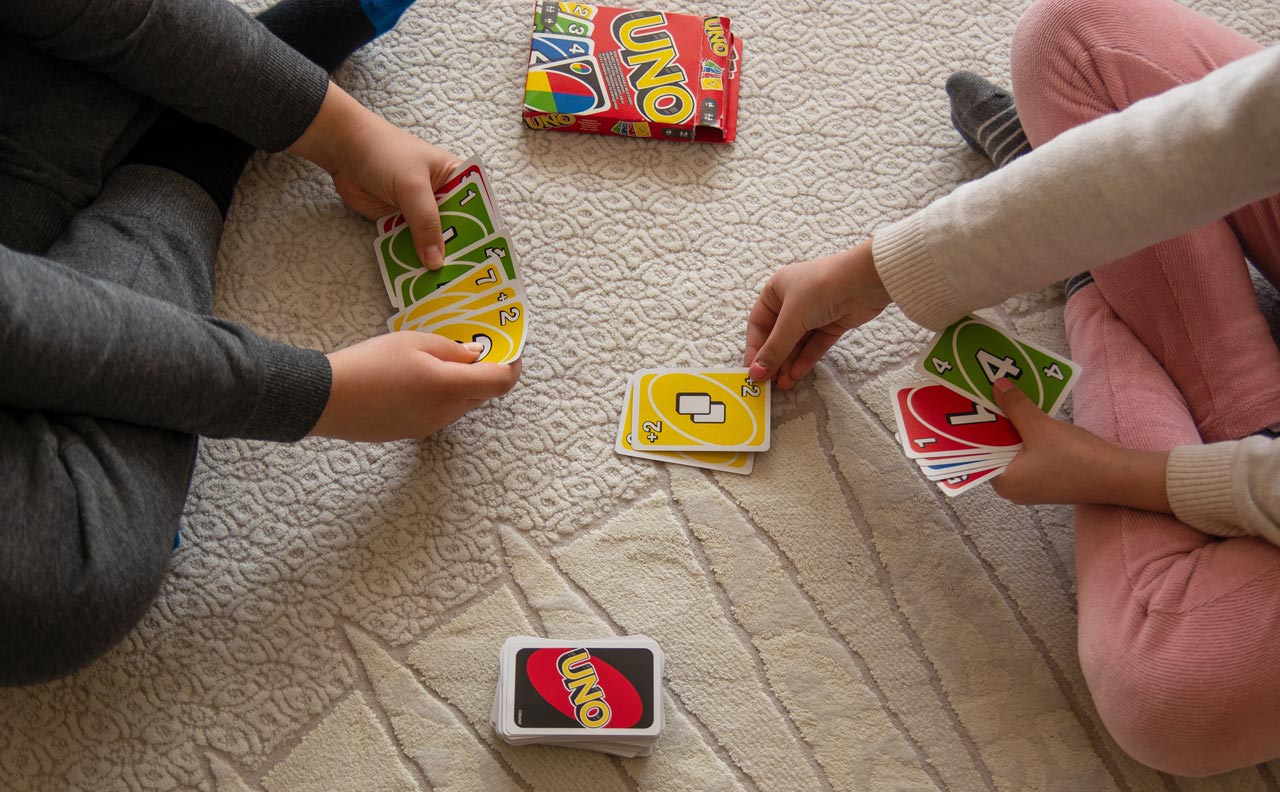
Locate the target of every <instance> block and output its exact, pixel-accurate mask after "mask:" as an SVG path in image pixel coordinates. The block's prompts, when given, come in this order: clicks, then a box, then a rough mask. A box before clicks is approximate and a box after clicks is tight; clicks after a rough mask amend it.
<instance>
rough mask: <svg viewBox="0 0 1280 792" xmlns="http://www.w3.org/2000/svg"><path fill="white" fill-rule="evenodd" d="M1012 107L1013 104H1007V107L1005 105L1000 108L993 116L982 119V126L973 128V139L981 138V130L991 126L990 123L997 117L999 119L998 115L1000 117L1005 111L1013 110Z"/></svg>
mask: <svg viewBox="0 0 1280 792" xmlns="http://www.w3.org/2000/svg"><path fill="white" fill-rule="evenodd" d="M1013 109H1014V106H1013V105H1009V106H1008V107H1006V108H1005V109H1003V110H1001V111H1000V112H998V113H996V114H995V115H993V116H991V117H990V118H988V119H987V120H986V121H983V122H982V126H980V127H978V128H977V129H975V130H974V131H973V138H974V140H981V139H982V132H983V130H985V129H986V128H987V127H989V126H991V124H992V123H993V122H994V121H996V120H997V119H999V118H1000V117H1002V116H1003V115H1004V114H1005V113H1007V112H1009V111H1010V110H1013ZM1015 117H1016V116H1015Z"/></svg>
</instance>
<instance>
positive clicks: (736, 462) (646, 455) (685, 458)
mask: <svg viewBox="0 0 1280 792" xmlns="http://www.w3.org/2000/svg"><path fill="white" fill-rule="evenodd" d="M637 379H638V378H637V377H632V378H631V381H630V382H629V383H627V395H626V398H625V400H624V402H623V405H622V416H621V418H620V419H619V420H618V441H617V443H615V444H614V450H615V451H617V452H618V453H619V454H622V455H623V456H631V457H637V458H639V459H652V460H655V461H658V462H671V463H675V464H677V465H689V466H690V467H697V468H705V469H707V470H720V471H724V472H725V473H737V474H739V475H743V476H745V475H747V474H748V473H750V472H751V468H752V466H753V465H754V464H755V459H756V455H755V454H749V453H746V452H734V451H637V450H636V447H635V444H633V443H632V442H631V441H632V439H633V438H632V435H631V408H632V406H633V405H634V404H635V387H636V384H637Z"/></svg>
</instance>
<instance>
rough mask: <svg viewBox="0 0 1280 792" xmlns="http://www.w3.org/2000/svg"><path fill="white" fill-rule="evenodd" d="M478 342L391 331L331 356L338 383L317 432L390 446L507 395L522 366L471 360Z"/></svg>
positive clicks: (420, 435) (435, 428) (334, 382)
mask: <svg viewBox="0 0 1280 792" xmlns="http://www.w3.org/2000/svg"><path fill="white" fill-rule="evenodd" d="M478 346H479V345H476V344H469V345H463V344H458V343H456V342H454V341H450V340H449V339H447V338H444V337H443V336H438V335H434V334H431V333H415V332H404V333H391V334H390V335H383V336H376V337H374V338H371V339H369V340H368V341H363V342H361V343H359V344H356V345H355V346H350V347H347V348H346V349H341V350H338V351H337V352H333V353H330V354H329V356H328V357H329V365H330V366H331V367H332V369H333V385H332V387H331V388H330V390H329V401H328V403H327V404H326V405H325V408H324V412H323V413H321V415H320V420H319V421H317V422H316V426H315V428H314V429H313V430H312V432H311V434H313V435H315V436H319V437H335V438H339V439H342V440H356V441H363V442H385V441H388V440H402V439H407V438H415V439H420V438H423V437H426V436H427V435H429V434H432V433H433V432H435V431H437V430H438V429H440V428H442V427H445V426H448V425H449V424H451V423H453V422H454V421H456V420H457V419H458V418H460V417H462V415H463V414H464V413H466V412H467V411H468V410H471V409H473V408H475V407H479V406H480V405H481V404H483V403H484V402H485V401H487V400H488V399H492V398H495V397H497V396H501V395H503V394H505V393H506V392H507V391H509V390H511V388H512V386H514V385H515V383H516V379H517V378H519V376H520V361H518V360H517V361H515V362H513V363H509V364H497V363H472V362H471V361H473V360H475V358H476V354H477V353H478V351H479V350H478V349H477V348H476V347H478Z"/></svg>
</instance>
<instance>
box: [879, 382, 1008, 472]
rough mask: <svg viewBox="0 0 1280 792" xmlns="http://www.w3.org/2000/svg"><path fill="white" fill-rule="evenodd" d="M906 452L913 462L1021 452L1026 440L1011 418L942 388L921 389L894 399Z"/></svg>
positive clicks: (900, 392)
mask: <svg viewBox="0 0 1280 792" xmlns="http://www.w3.org/2000/svg"><path fill="white" fill-rule="evenodd" d="M893 411H894V415H895V417H896V418H897V422H898V437H899V440H900V442H901V443H902V450H903V453H905V454H906V455H907V456H908V457H909V458H911V459H922V458H930V459H934V458H938V457H953V456H974V455H975V454H981V453H986V452H993V451H1016V450H1017V449H1019V448H1022V437H1021V436H1019V435H1018V430H1017V429H1014V428H1013V424H1012V423H1011V422H1010V421H1009V419H1008V418H1005V417H1004V416H1003V415H999V414H997V413H995V412H993V411H992V410H990V409H988V408H986V407H984V406H982V405H980V404H977V403H976V402H974V401H973V400H972V399H971V398H970V397H969V396H966V395H963V394H960V393H957V392H955V391H953V390H951V389H950V388H947V387H945V386H943V385H935V384H932V383H917V384H914V385H908V386H906V387H902V388H898V389H896V390H895V391H894V394H893Z"/></svg>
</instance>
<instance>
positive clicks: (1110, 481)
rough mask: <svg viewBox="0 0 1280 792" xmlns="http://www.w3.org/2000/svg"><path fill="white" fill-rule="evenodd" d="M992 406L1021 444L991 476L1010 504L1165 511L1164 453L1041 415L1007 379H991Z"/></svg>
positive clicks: (1165, 454)
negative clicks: (1140, 448)
mask: <svg viewBox="0 0 1280 792" xmlns="http://www.w3.org/2000/svg"><path fill="white" fill-rule="evenodd" d="M993 390H994V392H995V399H996V405H997V406H998V407H999V408H1000V409H1001V411H1002V412H1004V414H1005V415H1006V416H1007V417H1008V418H1009V420H1010V421H1011V422H1012V423H1013V425H1014V427H1015V428H1016V429H1017V430H1018V433H1019V434H1020V435H1022V443H1023V447H1022V449H1021V450H1020V451H1019V452H1018V455H1017V456H1015V457H1014V458H1013V460H1012V461H1011V462H1010V463H1009V466H1008V468H1006V469H1005V471H1004V473H1002V474H1001V475H999V476H997V477H996V478H994V479H992V480H991V486H992V488H993V489H995V491H996V494H998V495H1000V496H1001V497H1002V498H1007V499H1009V500H1011V501H1013V502H1014V503H1021V504H1033V503H1073V504H1074V503H1110V504H1115V505H1118V506H1131V507H1133V508H1135V509H1147V510H1149V511H1160V512H1169V511H1170V507H1169V499H1168V496H1167V495H1166V493H1165V487H1164V474H1165V464H1166V462H1167V460H1168V457H1169V454H1168V452H1163V451H1137V450H1134V449H1130V448H1124V447H1123V446H1118V445H1115V444H1114V443H1108V442H1107V441H1106V440H1103V439H1102V438H1100V437H1098V436H1096V435H1093V434H1091V433H1089V432H1088V431H1086V430H1084V429H1081V428H1080V427H1078V426H1072V425H1071V424H1069V423H1065V422H1063V421H1059V420H1056V419H1053V418H1050V417H1049V416H1048V415H1045V414H1044V413H1043V412H1042V411H1041V410H1040V409H1039V408H1038V407H1037V406H1036V405H1035V403H1034V402H1032V401H1031V399H1029V398H1027V395H1026V394H1024V393H1023V392H1022V391H1021V390H1019V389H1018V388H1017V387H1015V386H1014V385H1013V383H1011V382H1010V381H1009V380H1007V379H1003V378H1002V379H998V380H996V381H995V383H994V387H993Z"/></svg>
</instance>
